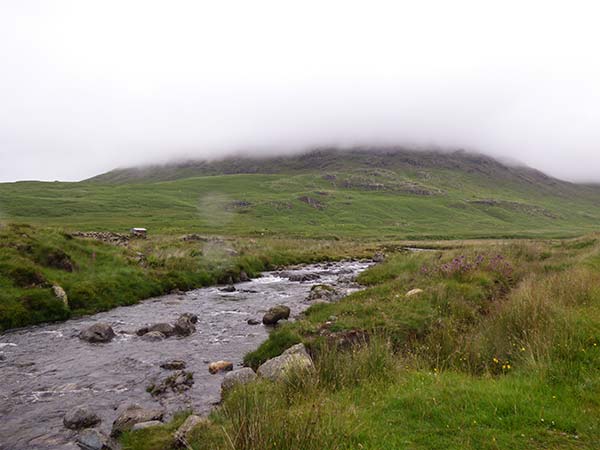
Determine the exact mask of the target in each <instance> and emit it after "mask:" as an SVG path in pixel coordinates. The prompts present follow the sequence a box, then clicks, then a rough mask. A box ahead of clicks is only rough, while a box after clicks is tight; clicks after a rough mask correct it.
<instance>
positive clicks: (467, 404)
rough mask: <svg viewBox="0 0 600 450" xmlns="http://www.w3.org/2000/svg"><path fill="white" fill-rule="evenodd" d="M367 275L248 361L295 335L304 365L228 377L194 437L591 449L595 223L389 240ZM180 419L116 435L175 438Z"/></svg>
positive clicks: (282, 445)
mask: <svg viewBox="0 0 600 450" xmlns="http://www.w3.org/2000/svg"><path fill="white" fill-rule="evenodd" d="M361 281H362V282H363V283H364V284H366V285H367V286H368V288H367V289H365V290H364V291H362V292H359V293H356V294H353V295H351V296H349V297H347V298H345V299H343V300H342V301H340V302H338V303H334V304H324V305H315V306H313V307H311V308H310V309H309V310H308V311H307V313H306V316H305V317H304V318H303V319H302V320H300V321H298V322H295V323H292V324H287V325H285V326H283V327H281V328H280V329H278V330H277V331H275V332H274V333H272V334H271V337H270V339H269V340H268V341H267V342H266V343H265V344H263V346H261V347H260V348H259V349H257V351H256V352H253V353H251V354H250V355H248V356H247V359H246V361H247V363H248V364H250V365H253V366H256V365H258V364H260V363H261V362H262V361H263V360H265V359H266V358H268V357H271V356H273V355H275V354H278V353H280V352H281V351H283V349H284V348H285V347H287V346H289V345H291V343H294V342H296V341H297V340H302V341H303V342H305V344H306V345H307V346H308V347H309V349H310V351H311V353H312V355H313V358H314V360H315V364H316V370H315V371H314V372H309V373H303V374H297V375H292V376H290V377H288V379H287V380H285V381H284V382H280V383H270V382H264V381H259V382H255V383H253V384H250V385H247V386H245V387H240V388H238V389H236V390H234V391H233V392H232V393H231V394H229V395H228V396H227V397H226V399H225V400H224V402H223V404H222V405H221V407H219V408H218V409H217V410H216V411H215V412H213V414H212V415H211V422H210V423H209V424H207V425H205V426H202V427H200V428H198V429H197V430H196V432H195V433H196V434H195V438H194V439H193V440H192V442H191V443H190V444H191V448H194V449H216V448H219V449H221V448H222V449H309V450H310V449H324V448H328V449H398V448H411V449H413V448H414V449H438V448H449V449H508V448H537V449H548V448H552V449H595V448H597V444H598V442H600V394H599V393H600V236H598V235H594V236H589V237H587V238H582V239H578V240H571V241H521V242H506V243H488V244H485V243H477V244H473V243H465V244H464V246H463V247H462V248H459V249H454V250H445V251H433V252H423V253H416V254H412V253H411V254H407V253H401V254H400V253H399V254H395V255H391V256H390V257H389V258H388V259H387V260H386V262H385V263H384V264H381V265H379V266H376V267H374V268H372V269H370V270H369V271H367V272H365V273H364V274H363V275H362V276H361ZM416 288H418V289H422V292H421V293H417V294H415V295H412V296H409V297H407V296H406V293H407V292H409V291H410V290H413V289H416ZM179 420H181V419H179ZM176 425H177V423H172V424H170V425H167V426H165V427H159V428H156V429H153V430H151V431H142V432H134V433H129V434H127V435H125V436H124V438H123V441H122V442H123V444H124V448H126V449H131V450H133V449H164V448H171V447H172V444H171V437H170V431H171V430H172V429H173V428H174V427H175V426H176Z"/></svg>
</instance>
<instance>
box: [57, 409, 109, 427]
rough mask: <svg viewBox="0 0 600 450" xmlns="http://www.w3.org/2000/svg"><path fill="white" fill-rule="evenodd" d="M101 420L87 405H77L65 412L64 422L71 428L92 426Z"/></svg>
mask: <svg viewBox="0 0 600 450" xmlns="http://www.w3.org/2000/svg"><path fill="white" fill-rule="evenodd" d="M100 422H101V420H100V417H98V415H97V414H96V413H95V412H94V411H92V410H91V409H90V408H88V407H86V406H77V407H76V408H73V409H71V410H69V411H67V413H66V414H65V416H64V418H63V424H64V425H65V427H67V428H69V429H71V430H81V429H82V428H90V427H93V426H94V425H97V424H99V423H100Z"/></svg>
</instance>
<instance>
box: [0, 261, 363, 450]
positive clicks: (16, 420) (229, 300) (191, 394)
mask: <svg viewBox="0 0 600 450" xmlns="http://www.w3.org/2000/svg"><path fill="white" fill-rule="evenodd" d="M369 265H370V263H369V262H357V261H343V262H336V263H323V264H315V265H307V266H302V267H295V268H293V269H291V270H286V271H285V272H284V273H281V272H266V273H264V274H263V276H262V277H260V278H256V279H254V280H251V281H248V282H244V283H238V284H236V285H235V287H236V291H235V292H223V291H221V290H220V289H219V287H209V288H202V289H196V290H192V291H189V292H185V293H182V294H169V295H164V296H161V297H157V298H152V299H148V300H145V301H143V302H141V303H138V304H136V305H134V306H127V307H119V308H116V309H113V310H110V311H108V312H103V313H99V314H95V315H93V316H87V317H83V318H79V319H74V320H69V321H66V322H63V323H56V324H48V325H42V326H35V327H29V328H24V329H19V330H16V331H12V332H7V333H5V334H2V335H0V449H2V450H21V449H23V450H24V449H27V450H31V449H76V448H77V446H76V445H75V444H74V443H73V440H74V438H75V436H76V432H74V431H71V430H68V429H66V428H65V427H64V426H63V423H62V419H63V416H64V414H65V412H67V411H68V410H70V409H72V408H73V407H76V406H79V405H86V406H89V407H91V408H92V409H93V410H94V411H95V412H96V413H97V414H98V415H99V416H100V417H101V419H102V423H101V424H100V425H99V427H98V428H99V429H101V430H102V431H104V432H106V433H109V432H110V428H111V425H112V422H113V420H114V419H115V418H116V416H117V413H118V411H120V410H121V409H122V408H123V407H124V406H125V405H129V404H133V403H136V404H139V405H141V406H153V407H156V406H158V405H159V403H158V401H157V400H156V399H154V398H153V397H152V396H151V395H150V394H149V393H147V392H146V387H147V386H148V385H149V384H151V383H154V382H156V381H157V380H161V379H163V378H165V377H166V376H168V375H170V374H171V373H172V372H169V371H167V370H164V369H161V368H160V363H162V362H164V361H167V360H171V359H181V360H184V361H185V362H186V363H187V369H186V370H188V371H191V372H193V373H194V381H195V383H194V385H193V386H192V388H191V389H189V390H188V391H185V392H183V393H181V394H172V395H170V396H167V397H165V398H162V399H161V400H160V404H161V405H162V406H163V407H164V408H165V409H166V410H167V413H168V415H167V418H168V417H170V416H171V415H172V414H173V413H174V412H176V411H179V410H183V409H193V410H194V411H195V412H197V413H200V414H203V413H207V412H208V411H209V410H210V409H211V408H212V407H214V405H215V404H217V403H218V402H219V399H220V386H221V380H222V378H223V375H222V374H217V375H211V374H209V372H208V364H209V363H210V362H213V361H217V360H229V361H232V362H234V364H235V366H236V368H238V367H239V366H241V363H242V359H243V356H244V355H245V354H246V353H247V352H249V351H252V350H254V349H256V348H257V347H258V345H259V344H260V343H261V342H262V341H264V340H265V339H266V338H267V336H268V332H269V328H268V327H265V326H263V325H262V324H260V325H249V324H248V323H247V321H248V319H256V320H258V321H260V320H261V319H262V315H263V314H264V313H265V312H266V311H267V310H268V309H269V308H270V307H272V306H275V305H278V304H283V305H286V306H288V307H290V308H291V316H290V319H291V320H293V319H294V317H296V316H297V315H298V314H300V313H301V312H302V311H303V310H305V309H306V308H307V307H309V306H310V304H311V302H309V301H307V300H306V298H307V296H308V294H309V292H310V289H311V287H312V286H313V285H315V284H330V285H334V286H335V287H336V289H338V290H339V291H341V292H343V293H345V294H347V293H350V292H352V291H355V290H357V289H359V287H358V286H357V285H356V284H354V283H352V282H351V280H352V278H353V277H354V276H355V275H357V274H358V273H360V272H361V271H363V270H364V269H366V268H367V267H368V266H369ZM302 274H314V275H313V276H315V275H318V279H315V280H311V281H303V282H299V281H290V280H289V279H288V277H289V276H290V275H292V276H293V275H302ZM182 313H193V314H196V315H197V316H198V323H197V324H196V328H197V332H196V333H194V334H192V335H191V336H188V337H171V338H168V339H165V340H162V341H159V342H149V341H146V340H144V339H142V338H140V337H138V336H137V335H136V334H135V331H136V330H137V329H138V328H141V327H142V326H145V325H148V324H152V323H157V322H174V321H175V320H176V319H177V317H178V316H179V315H180V314H182ZM97 322H106V323H109V324H110V325H111V326H112V327H113V329H114V330H115V333H116V334H117V336H116V337H115V338H114V339H113V340H112V341H111V342H109V343H106V344H90V343H87V342H84V341H82V340H80V339H79V338H78V334H79V332H80V330H82V329H84V328H86V327H88V326H90V325H92V324H94V323H97Z"/></svg>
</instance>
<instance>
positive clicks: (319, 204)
mask: <svg viewBox="0 0 600 450" xmlns="http://www.w3.org/2000/svg"><path fill="white" fill-rule="evenodd" d="M298 200H300V201H301V202H302V203H306V204H307V205H308V206H312V207H313V208H315V209H324V208H325V205H324V204H323V202H321V201H320V200H317V199H316V198H313V197H309V196H308V195H302V196H300V197H298Z"/></svg>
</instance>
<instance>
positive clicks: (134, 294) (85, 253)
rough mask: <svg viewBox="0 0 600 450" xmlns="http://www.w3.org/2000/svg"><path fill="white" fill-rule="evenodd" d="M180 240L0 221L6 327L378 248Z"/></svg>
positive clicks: (0, 286) (2, 324) (2, 321)
mask: <svg viewBox="0 0 600 450" xmlns="http://www.w3.org/2000/svg"><path fill="white" fill-rule="evenodd" d="M180 237H181V236H180V235H170V236H153V237H152V238H150V239H147V240H132V241H131V242H130V244H129V245H128V246H127V247H117V246H112V245H108V244H105V243H102V242H98V241H95V240H92V239H83V238H73V237H71V235H70V234H69V233H67V232H64V231H62V230H60V229H57V228H40V227H35V226H31V225H25V224H22V225H15V224H11V225H7V226H2V225H0V331H2V330H7V329H10V328H17V327H22V326H26V325H33V324H36V323H41V322H49V321H56V320H65V319H68V318H69V317H74V316H80V315H84V314H91V313H95V312H98V311H105V310H108V309H111V308H114V307H117V306H121V305H131V304H133V303H136V302H138V301H139V300H142V299H145V298H148V297H152V296H156V295H160V294H164V293H168V292H170V291H171V290H174V289H191V288H196V287H201V286H208V285H213V284H217V283H228V282H232V281H236V280H238V279H239V275H240V272H241V271H244V272H246V273H247V274H248V275H250V276H256V275H258V274H259V273H260V272H261V271H264V270H267V269H270V268H274V267H278V266H281V265H285V264H296V263H299V262H316V261H322V260H325V259H327V260H329V259H340V258H343V257H346V256H348V255H356V256H369V255H371V254H372V253H373V251H374V250H373V247H371V246H369V244H360V243H353V242H340V241H327V240H292V239H285V238H281V239H266V238H265V239H233V238H229V239H221V240H214V239H213V240H208V241H192V242H185V241H182V240H181V239H180ZM232 252H235V254H233V256H232V255H231V253H232ZM140 255H143V258H142V260H141V261H140ZM65 264H66V267H64V266H65ZM53 285H59V286H61V287H62V288H63V289H64V290H65V291H66V293H67V296H68V298H69V301H68V303H69V304H68V306H65V305H64V304H63V303H62V301H60V300H59V299H58V298H56V297H55V294H54V292H53V290H52V286H53Z"/></svg>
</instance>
